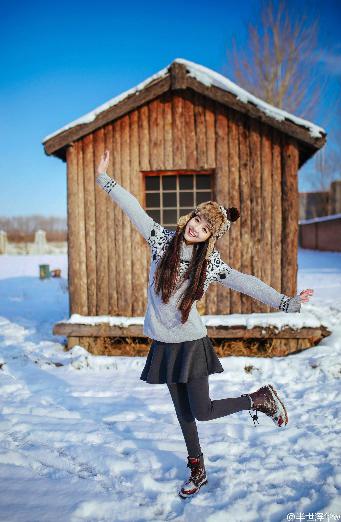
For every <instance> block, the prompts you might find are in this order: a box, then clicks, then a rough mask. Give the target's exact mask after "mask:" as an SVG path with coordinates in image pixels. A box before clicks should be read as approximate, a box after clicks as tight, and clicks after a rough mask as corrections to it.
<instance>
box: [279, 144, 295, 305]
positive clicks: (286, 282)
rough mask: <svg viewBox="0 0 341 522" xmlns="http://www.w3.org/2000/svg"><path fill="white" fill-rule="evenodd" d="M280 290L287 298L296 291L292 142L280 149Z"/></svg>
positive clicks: (293, 154) (293, 158)
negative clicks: (281, 242)
mask: <svg viewBox="0 0 341 522" xmlns="http://www.w3.org/2000/svg"><path fill="white" fill-rule="evenodd" d="M282 162H283V178H282V201H283V206H282V231H283V239H282V241H283V252H284V253H285V255H283V256H282V289H283V293H285V294H286V295H289V296H294V295H296V290H297V268H298V267H297V248H298V217H299V208H298V186H297V184H298V183H297V170H298V150H297V145H296V143H295V142H294V141H293V140H291V139H290V140H286V141H285V142H284V143H283V147H282Z"/></svg>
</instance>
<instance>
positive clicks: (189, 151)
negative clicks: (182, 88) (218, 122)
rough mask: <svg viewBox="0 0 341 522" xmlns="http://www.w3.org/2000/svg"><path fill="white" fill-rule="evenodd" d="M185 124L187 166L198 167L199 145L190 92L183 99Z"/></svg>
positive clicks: (190, 167)
mask: <svg viewBox="0 0 341 522" xmlns="http://www.w3.org/2000/svg"><path fill="white" fill-rule="evenodd" d="M183 112H184V124H185V128H186V132H185V134H184V136H183V139H184V141H185V149H186V168H187V169H193V170H196V169H197V166H198V164H197V145H196V134H195V120H194V105H193V97H192V95H190V94H187V96H185V97H184V100H183Z"/></svg>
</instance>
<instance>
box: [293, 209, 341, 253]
mask: <svg viewBox="0 0 341 522" xmlns="http://www.w3.org/2000/svg"><path fill="white" fill-rule="evenodd" d="M299 246H300V247H301V248H310V249H312V250H329V251H332V252H341V214H333V215H331V216H324V217H319V218H312V219H305V220H302V221H300V222H299Z"/></svg>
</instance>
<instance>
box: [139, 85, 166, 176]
mask: <svg viewBox="0 0 341 522" xmlns="http://www.w3.org/2000/svg"><path fill="white" fill-rule="evenodd" d="M162 99H163V104H164V168H165V169H172V168H173V136H172V99H171V96H170V93H169V92H168V93H167V94H165V95H163V98H162ZM143 168H144V167H143ZM141 169H142V167H141Z"/></svg>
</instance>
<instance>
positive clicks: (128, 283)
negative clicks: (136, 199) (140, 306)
mask: <svg viewBox="0 0 341 522" xmlns="http://www.w3.org/2000/svg"><path fill="white" fill-rule="evenodd" d="M120 139H121V176H122V183H121V184H122V186H123V187H124V188H125V189H126V190H128V192H131V179H130V133H129V115H126V116H123V118H122V119H121V136H120ZM132 227H133V225H132V223H131V221H130V219H129V218H128V216H127V215H126V214H125V213H124V212H123V218H122V231H121V235H120V237H121V241H122V245H123V252H122V255H123V270H122V272H121V277H122V280H123V295H122V296H121V298H122V300H121V303H122V305H121V306H122V307H121V314H122V315H127V316H130V315H132V301H133V298H134V295H133V287H132V283H133V282H132V252H133V249H132V245H131V237H132Z"/></svg>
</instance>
